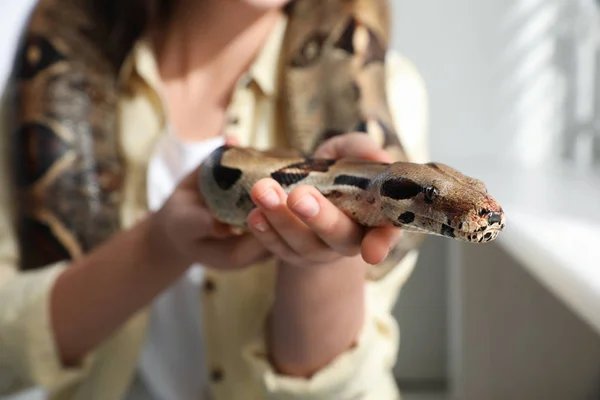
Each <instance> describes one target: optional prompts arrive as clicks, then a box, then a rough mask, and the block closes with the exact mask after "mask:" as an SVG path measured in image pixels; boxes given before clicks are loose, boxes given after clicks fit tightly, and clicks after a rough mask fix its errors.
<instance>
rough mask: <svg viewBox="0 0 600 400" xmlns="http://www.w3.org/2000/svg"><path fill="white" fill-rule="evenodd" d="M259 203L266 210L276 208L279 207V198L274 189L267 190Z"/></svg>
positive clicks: (259, 199)
mask: <svg viewBox="0 0 600 400" xmlns="http://www.w3.org/2000/svg"><path fill="white" fill-rule="evenodd" d="M258 201H260V203H261V204H262V205H263V206H264V207H265V208H275V207H277V206H278V205H279V196H278V195H277V193H275V191H274V190H273V189H267V191H265V192H264V193H263V194H262V195H261V196H260V197H259V198H258Z"/></svg>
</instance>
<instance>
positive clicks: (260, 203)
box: [248, 133, 401, 267]
mask: <svg viewBox="0 0 600 400" xmlns="http://www.w3.org/2000/svg"><path fill="white" fill-rule="evenodd" d="M315 156H317V157H324V158H339V157H354V158H363V159H369V160H373V161H380V162H390V161H391V160H390V157H389V155H388V154H387V153H386V152H385V151H383V150H382V149H380V148H379V147H378V146H377V145H376V144H375V143H374V142H373V141H372V140H371V139H370V138H369V137H368V136H366V135H365V134H363V133H349V134H345V135H340V136H337V137H334V138H332V139H330V140H328V141H327V142H325V143H324V144H323V145H321V146H320V147H319V148H318V149H317V151H316V152H315ZM250 195H251V197H252V200H253V201H254V203H255V204H256V205H257V208H256V209H255V210H253V211H252V212H251V213H250V215H249V216H248V225H249V227H250V229H251V231H252V232H253V233H254V234H255V235H256V237H257V238H258V241H259V242H260V243H261V244H262V245H263V246H264V247H265V248H266V249H268V250H269V251H270V252H271V253H273V254H274V255H275V256H276V257H278V258H280V259H281V260H282V261H284V262H285V263H288V264H292V265H296V266H304V267H305V266H315V265H321V264H328V263H332V262H334V261H337V260H340V259H342V258H344V257H352V256H355V255H358V254H362V258H363V259H364V260H365V261H366V262H367V263H369V264H377V263H379V262H381V261H383V260H384V259H385V257H386V256H387V254H388V252H389V251H390V249H391V248H392V247H393V246H394V244H395V243H396V241H397V240H398V239H399V237H400V235H401V231H400V230H399V229H397V228H375V229H365V228H364V227H362V226H360V225H358V224H357V223H355V222H354V221H352V220H351V219H350V217H348V216H347V215H346V214H344V213H343V212H342V211H340V210H339V209H338V208H337V207H336V206H334V205H333V204H332V203H331V202H330V201H329V200H327V199H326V198H325V197H324V196H323V195H321V194H320V193H319V191H318V190H316V189H315V188H314V187H312V186H304V185H303V186H298V187H296V188H295V189H294V190H292V191H291V192H290V194H289V195H286V194H285V192H284V191H283V188H282V187H281V185H279V184H278V183H277V182H276V181H275V180H273V179H271V178H265V179H262V180H260V181H259V182H257V183H256V184H255V185H254V187H253V188H252V191H251V193H250Z"/></svg>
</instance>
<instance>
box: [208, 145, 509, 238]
mask: <svg viewBox="0 0 600 400" xmlns="http://www.w3.org/2000/svg"><path fill="white" fill-rule="evenodd" d="M271 153H272V152H270V151H266V152H265V151H262V152H261V151H258V150H256V149H252V148H243V147H235V146H229V145H225V146H221V147H219V148H217V149H216V150H215V151H213V152H212V153H211V154H210V155H209V157H208V158H207V160H206V161H205V162H204V163H203V164H202V167H201V169H200V173H199V182H200V185H199V186H200V188H201V190H202V194H203V199H204V201H205V202H206V204H207V206H208V207H209V209H210V210H211V211H212V213H213V215H215V217H216V218H217V219H218V220H220V221H222V222H224V223H226V224H229V225H232V226H235V227H240V228H244V229H246V228H247V222H246V220H247V217H248V214H249V213H250V212H251V211H252V210H253V209H254V208H255V204H254V203H253V202H252V200H251V198H250V194H249V193H250V190H251V189H252V187H253V186H254V185H255V184H256V182H257V181H258V180H260V179H263V178H267V177H268V178H272V179H274V180H275V181H276V182H278V183H279V184H280V185H281V187H282V188H283V189H284V191H285V192H286V193H289V192H290V191H292V190H293V189H294V188H295V187H297V186H299V185H310V186H314V187H315V188H316V189H317V190H319V192H321V194H322V195H323V196H324V197H325V198H327V199H328V200H330V201H331V202H332V203H333V204H334V205H335V206H337V207H338V208H339V209H340V210H341V211H343V212H344V213H345V214H346V215H348V216H349V217H350V218H351V219H352V220H354V221H355V222H357V223H359V224H360V225H362V226H364V227H385V226H393V227H399V228H402V229H403V230H404V231H407V232H418V233H424V234H431V235H437V236H444V237H449V238H453V239H456V240H460V241H464V242H475V243H486V242H490V241H492V240H494V239H496V237H497V236H498V233H499V232H501V231H502V230H503V229H504V225H505V217H504V211H503V209H502V207H501V206H500V204H499V203H498V202H497V201H496V200H495V199H494V198H493V197H492V196H491V195H490V194H489V193H488V191H487V188H486V186H485V184H484V183H483V182H482V181H480V180H477V179H475V178H471V177H469V176H466V175H464V174H462V173H461V172H459V171H458V170H456V169H454V168H452V167H449V166H448V165H445V164H441V163H434V162H429V163H411V162H402V161H398V162H394V163H380V162H373V161H366V160H360V159H351V158H340V159H325V158H312V157H290V156H284V155H278V154H271ZM267 166H268V167H267Z"/></svg>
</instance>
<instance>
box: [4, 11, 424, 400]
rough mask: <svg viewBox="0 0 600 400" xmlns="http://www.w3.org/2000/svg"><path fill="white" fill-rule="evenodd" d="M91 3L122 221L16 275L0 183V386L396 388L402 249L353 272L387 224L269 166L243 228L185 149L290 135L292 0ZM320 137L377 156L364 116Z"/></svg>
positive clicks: (417, 143)
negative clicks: (110, 107) (216, 207)
mask: <svg viewBox="0 0 600 400" xmlns="http://www.w3.org/2000/svg"><path fill="white" fill-rule="evenodd" d="M89 3H90V4H91V5H90V6H91V7H93V10H94V12H95V14H94V15H96V16H97V17H98V19H99V24H102V23H105V24H106V25H107V26H109V27H111V30H110V32H112V34H113V36H112V38H111V39H112V40H113V42H112V44H113V45H114V46H115V57H116V58H117V59H118V58H119V57H120V56H121V55H122V56H123V57H122V58H123V62H122V65H121V66H120V73H119V79H120V83H121V84H122V86H123V87H126V88H127V91H126V92H124V94H123V95H122V98H121V99H120V102H119V114H120V125H119V126H120V128H119V132H118V137H119V143H120V145H121V148H122V151H123V155H124V158H125V160H126V161H125V165H126V166H127V167H126V172H125V189H124V200H123V204H122V206H121V215H122V216H123V218H122V221H123V229H122V231H121V232H119V233H117V234H115V235H114V236H113V237H112V238H110V240H108V241H106V242H105V243H103V244H102V245H101V246H99V247H98V248H95V249H94V250H93V251H91V252H90V253H89V254H87V255H86V256H84V257H82V258H80V259H77V260H76V261H73V262H67V261H61V262H58V263H56V264H53V265H47V266H44V268H40V269H37V270H35V271H32V272H27V273H17V271H18V269H19V268H18V265H19V261H18V256H17V254H18V253H17V250H16V247H17V246H16V243H15V242H16V239H15V234H14V229H13V227H12V225H11V220H10V218H9V215H10V210H11V207H12V205H11V204H10V200H9V197H8V196H3V197H2V203H0V206H1V207H0V217H1V218H0V221H1V223H2V228H3V229H2V230H1V232H2V233H1V235H2V236H0V246H1V247H0V262H1V263H0V371H2V373H0V393H11V392H14V391H17V390H20V389H23V388H27V387H31V386H41V387H43V388H45V389H46V390H48V391H49V392H50V393H51V395H52V396H53V398H57V399H63V398H64V399H92V398H94V399H96V398H98V399H118V398H125V399H136V398H146V399H182V400H185V399H198V398H202V399H204V398H209V397H208V396H212V397H211V398H214V399H262V398H278V399H299V398H301V399H312V398H314V399H317V398H318V399H346V398H348V399H349V398H353V399H359V398H360V399H393V398H397V390H396V388H395V385H394V382H393V376H392V374H391V369H392V367H393V364H394V361H395V354H396V351H397V345H398V333H397V328H396V325H395V322H394V320H393V318H392V316H391V315H390V309H391V306H392V304H393V302H394V301H395V298H396V296H397V293H398V290H399V288H400V287H401V286H402V284H403V283H404V281H405V280H406V278H407V276H408V274H409V273H410V270H411V269H412V267H413V265H414V263H415V261H416V253H414V252H412V253H410V254H409V255H408V256H406V257H405V258H404V259H403V261H402V262H401V263H400V264H399V265H398V266H397V267H396V268H395V269H394V270H393V271H392V272H390V273H389V274H388V275H386V277H385V278H384V279H382V280H380V281H378V282H368V283H367V282H366V281H365V278H364V276H365V270H366V268H367V267H368V265H369V264H376V263H379V262H380V261H382V260H383V259H384V258H385V257H386V255H387V253H388V251H389V249H390V248H391V247H393V245H394V244H395V243H396V241H397V240H398V238H399V236H400V232H399V231H397V230H395V229H375V230H371V231H369V232H367V233H366V234H365V232H364V231H363V229H362V228H361V227H359V226H358V225H356V224H355V223H353V222H352V221H351V220H350V219H349V218H348V217H347V216H346V215H344V214H343V213H341V212H340V211H339V210H338V209H336V208H335V207H334V206H333V205H332V204H331V203H330V202H329V201H328V200H327V199H325V198H324V197H323V196H322V195H321V194H320V193H319V192H318V191H316V190H314V189H313V188H310V187H306V186H304V187H298V188H297V189H295V190H294V191H293V192H292V193H290V194H289V196H286V195H285V193H284V192H283V190H282V188H281V186H279V184H278V183H277V182H276V181H274V180H272V179H265V180H262V181H260V182H259V183H257V184H256V185H255V187H254V188H253V191H252V193H251V196H252V199H253V201H254V202H255V203H256V204H257V209H256V210H255V211H253V212H252V213H251V215H250V216H249V218H248V222H249V227H250V233H247V234H244V235H237V234H235V233H234V232H232V231H231V230H230V229H229V228H227V227H226V226H223V225H222V224H219V223H217V222H216V221H215V220H214V219H213V218H212V217H211V216H210V214H209V212H208V211H207V210H206V208H205V207H204V206H203V204H202V201H201V199H199V198H198V187H197V183H196V182H197V180H196V166H197V165H198V164H199V163H201V161H202V160H203V158H204V157H205V156H206V155H207V154H208V153H209V152H210V151H211V150H213V149H214V148H216V147H217V146H218V145H220V144H222V143H224V142H225V141H226V140H229V141H231V142H237V143H240V144H242V145H245V146H246V145H247V146H253V147H258V148H269V147H278V146H284V143H285V142H284V141H283V140H284V139H283V134H282V133H281V132H280V131H279V130H278V129H276V123H275V121H276V120H277V118H278V115H279V113H280V112H281V111H280V110H279V109H278V108H277V106H276V104H277V95H278V90H279V88H278V86H277V81H276V76H277V66H278V64H277V60H278V57H279V53H280V50H281V42H282V37H283V34H284V32H285V29H286V26H287V25H286V24H287V22H288V21H287V17H286V15H285V13H284V11H283V8H284V6H285V5H286V3H288V1H286V0H178V1H159V0H157V1H135V0H128V1H123V0H120V1H119V2H117V1H113V2H109V1H106V0H98V1H96V2H94V1H90V2H89ZM141 16H149V17H148V18H147V19H146V18H142V17H141ZM120 53H122V54H120ZM386 63H387V66H386V68H387V71H388V90H389V92H390V95H389V96H390V106H391V108H392V111H393V117H394V121H395V122H396V125H397V128H398V131H400V132H403V133H402V135H403V136H402V140H403V142H404V144H405V147H406V150H407V151H408V155H409V157H410V158H411V159H412V160H415V161H424V160H425V159H426V148H425V142H426V139H425V134H424V125H425V124H424V115H425V108H424V101H425V100H424V97H425V96H424V93H423V88H422V84H421V81H420V79H419V76H418V75H417V73H416V72H415V71H414V70H413V69H412V67H411V66H410V65H409V64H408V63H407V62H406V61H405V60H403V59H402V58H400V57H398V56H397V55H393V54H392V55H391V56H390V57H388V59H387V61H386ZM125 93H126V94H125ZM6 136H7V135H6V134H3V135H2V141H3V142H5V141H6ZM226 136H229V137H230V139H226V138H225V137H226ZM2 147H3V148H6V147H7V146H6V144H5V143H3V144H2ZM316 155H318V156H325V157H341V156H353V157H362V158H368V159H373V160H379V161H390V160H391V157H390V156H389V155H388V154H386V153H385V152H384V151H382V150H381V149H380V148H379V146H378V145H377V144H376V143H375V142H374V141H373V140H371V139H370V138H369V137H368V136H366V135H364V134H346V135H340V136H336V137H334V138H332V139H329V140H327V141H325V142H324V143H323V144H322V145H321V146H320V147H319V148H318V149H317V151H316ZM3 159H5V157H3ZM2 171H3V172H2V174H3V175H2V176H1V178H2V180H1V181H0V182H1V184H2V185H3V187H8V185H9V177H8V174H7V173H6V172H5V171H7V168H3V169H2ZM3 192H4V191H3ZM5 371H6V373H5Z"/></svg>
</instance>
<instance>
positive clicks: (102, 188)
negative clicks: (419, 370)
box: [13, 0, 504, 279]
mask: <svg viewBox="0 0 600 400" xmlns="http://www.w3.org/2000/svg"><path fill="white" fill-rule="evenodd" d="M113 1H114V0H113ZM388 7H389V5H388V4H387V2H386V1H385V0H293V1H292V2H290V3H289V5H288V6H287V7H286V13H287V14H288V21H289V22H288V25H287V28H286V33H285V38H284V44H283V46H282V55H281V60H280V71H281V74H280V76H281V79H280V94H279V107H280V110H281V111H282V112H281V115H282V116H283V117H282V121H280V122H281V126H282V129H284V130H285V132H286V135H287V136H286V137H287V138H288V139H289V141H288V142H289V143H288V144H289V146H288V147H289V148H290V149H294V150H297V151H298V152H299V153H300V154H302V155H303V156H302V157H300V156H294V157H291V158H285V157H284V158H277V157H276V158H273V157H271V156H272V155H273V154H272V153H273V152H271V153H269V154H265V153H262V152H257V151H255V150H251V149H231V148H226V147H223V148H221V149H219V150H218V151H216V152H215V153H213V155H212V156H211V157H210V158H209V160H208V162H206V163H205V167H204V169H203V171H204V172H203V173H202V174H201V175H202V178H201V190H202V191H203V193H204V195H205V197H206V199H207V202H208V204H209V205H210V208H211V210H212V211H213V213H214V214H215V215H216V216H217V218H220V219H222V220H224V221H227V222H230V223H232V224H236V225H243V224H244V223H243V221H244V215H245V214H246V213H247V212H248V210H249V209H250V208H252V207H253V204H251V201H250V200H249V197H248V188H249V185H251V183H252V182H253V180H255V179H257V178H258V177H262V176H271V177H274V178H275V179H277V180H278V181H279V182H280V183H282V184H283V185H284V186H285V187H286V188H287V189H290V188H292V187H293V186H294V185H295V184H312V185H315V186H317V187H318V188H319V190H321V191H322V192H323V193H324V194H325V195H326V196H327V197H328V198H330V199H331V200H332V201H333V202H334V203H336V204H338V205H339V207H340V208H342V209H343V210H344V211H345V212H347V213H348V214H349V215H352V216H353V217H354V218H355V219H356V220H357V221H358V222H360V223H363V224H364V225H381V224H393V225H397V226H402V227H403V228H404V229H406V230H407V231H409V232H407V234H405V235H404V236H403V238H402V239H401V241H400V242H399V243H398V245H397V246H396V247H395V248H394V249H393V250H392V251H391V252H390V254H389V255H388V257H387V259H386V260H385V261H383V262H382V263H381V264H380V265H378V266H373V268H372V269H371V270H370V271H369V278H370V279H379V278H381V277H383V276H385V275H386V274H387V272H388V271H390V270H391V269H392V268H393V266H395V265H397V263H398V262H399V261H400V260H401V259H402V258H403V257H404V256H405V255H406V254H407V252H409V251H410V250H412V249H415V248H416V247H418V246H419V244H420V243H421V241H422V240H423V236H424V235H423V233H426V234H441V235H444V236H446V237H454V238H456V239H461V240H467V241H476V242H483V241H489V240H492V239H494V238H495V237H496V234H497V233H498V231H499V230H501V229H502V228H503V227H504V217H503V212H502V209H501V208H500V206H499V205H498V204H497V203H496V202H495V201H494V200H493V199H492V198H491V197H490V196H489V195H487V194H486V191H485V187H484V185H483V184H482V183H481V182H479V181H477V180H474V179H471V178H468V177H466V176H464V175H462V174H460V173H459V172H457V171H455V170H453V169H451V168H449V167H447V166H444V165H440V164H426V165H419V164H414V163H410V162H408V158H407V156H406V154H405V151H404V148H403V146H402V144H401V142H400V140H399V136H398V134H397V132H396V131H395V130H394V124H393V120H392V117H391V114H390V111H389V109H388V105H387V97H386V81H385V66H384V61H385V55H386V51H387V48H388V43H389V21H388V18H389V14H390V12H389V9H388ZM92 14H93V13H92V12H90V10H89V9H88V8H87V7H86V3H85V1H84V0H40V1H39V3H38V4H37V6H36V8H35V10H34V12H33V14H32V16H31V19H30V21H29V23H28V26H27V29H26V31H25V34H24V43H23V45H22V47H21V51H20V52H19V55H18V57H17V61H16V66H15V78H16V90H15V94H16V98H15V102H14V104H15V108H16V110H15V117H14V121H15V122H16V125H17V126H16V127H15V129H14V133H13V146H14V147H13V150H14V151H13V154H14V164H13V169H14V171H15V184H16V188H17V192H18V198H17V199H18V201H17V204H18V205H19V207H18V212H17V216H18V243H19V246H20V261H21V263H20V265H21V268H22V269H32V268H39V267H41V266H43V265H47V264H49V263H52V262H56V261H60V260H63V259H76V258H78V257H81V256H82V255H84V254H85V253H86V252H89V251H90V250H91V249H93V248H94V247H95V246H98V245H99V244H101V243H102V242H103V241H105V240H106V239H107V238H109V237H110V236H111V235H113V234H114V233H115V232H117V231H118V230H119V229H120V226H121V225H120V219H119V204H120V201H121V194H122V182H123V174H124V164H123V160H122V158H121V154H120V152H119V147H118V142H117V134H116V133H117V132H118V124H117V117H116V115H117V101H118V99H119V96H124V95H127V94H126V93H124V92H123V91H122V90H121V88H120V87H119V86H118V84H117V82H118V79H117V77H118V73H119V68H118V66H117V67H115V65H113V64H112V63H111V62H110V61H109V57H108V56H107V54H108V53H109V51H110V49H108V48H107V47H108V45H107V43H106V38H107V37H108V36H109V35H110V34H111V33H112V32H103V31H102V27H100V26H97V25H96V24H95V23H94V17H93V15H92ZM351 131H358V132H364V133H365V134H367V135H370V136H371V137H372V138H373V139H374V140H375V141H377V142H378V143H379V144H381V146H382V147H384V148H385V149H386V150H388V151H389V152H390V153H391V154H392V155H393V156H394V159H395V160H397V161H398V162H397V163H394V164H392V165H390V166H385V165H380V164H375V163H365V162H359V161H350V160H338V161H334V160H314V159H312V158H310V154H311V153H312V152H314V150H315V148H316V147H317V146H318V145H319V144H321V143H323V141H325V140H327V139H328V138H331V137H333V136H335V135H339V134H342V133H345V132H351ZM275 152H276V151H275ZM211 177H212V178H211Z"/></svg>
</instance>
